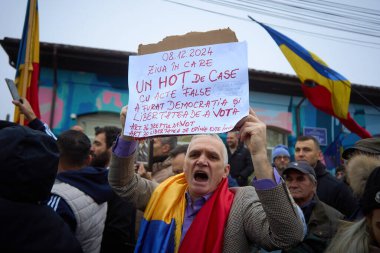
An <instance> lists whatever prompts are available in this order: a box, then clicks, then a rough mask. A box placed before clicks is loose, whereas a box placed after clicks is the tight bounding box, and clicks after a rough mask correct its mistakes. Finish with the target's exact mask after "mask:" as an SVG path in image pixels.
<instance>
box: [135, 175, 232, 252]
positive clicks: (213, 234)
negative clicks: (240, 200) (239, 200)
mask: <svg viewBox="0 0 380 253" xmlns="http://www.w3.org/2000/svg"><path fill="white" fill-rule="evenodd" d="M187 189H188V184H187V181H186V179H185V176H184V173H181V174H179V175H176V176H173V177H170V178H168V179H167V180H165V181H164V182H162V183H161V184H160V185H159V186H158V187H157V188H156V189H155V191H154V192H153V194H152V197H151V198H150V200H149V203H148V206H147V208H146V210H145V213H144V217H143V219H142V220H141V224H140V232H139V237H138V240H137V244H136V249H135V252H169V253H176V252H180V253H187V252H191V253H195V252H197V253H198V252H199V253H209V252H222V247H223V235H224V228H225V224H226V222H227V219H228V214H229V212H230V209H231V206H232V202H233V198H234V194H233V193H232V192H231V191H229V189H228V182H227V179H226V178H224V179H223V180H222V182H221V183H220V184H219V186H218V188H217V189H216V190H215V192H214V193H213V195H212V196H211V197H210V199H209V200H208V201H207V202H206V203H205V204H204V206H203V207H202V208H201V210H200V211H199V213H198V214H197V216H196V217H195V219H194V221H193V222H192V224H191V226H190V228H189V230H188V231H187V233H186V235H185V237H184V239H183V241H182V243H181V245H180V240H181V233H182V223H183V220H184V214H185V206H186V197H185V192H186V190H187ZM180 246H181V247H180Z"/></svg>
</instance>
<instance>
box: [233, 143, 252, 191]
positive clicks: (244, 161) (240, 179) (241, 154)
mask: <svg viewBox="0 0 380 253" xmlns="http://www.w3.org/2000/svg"><path fill="white" fill-rule="evenodd" d="M227 152H228V163H229V164H230V166H231V169H230V175H231V176H232V177H233V178H235V179H236V181H237V183H238V184H239V186H245V185H247V184H248V182H247V181H248V177H249V176H250V175H251V174H252V172H253V163H252V159H251V153H250V152H249V150H248V149H247V148H245V147H244V144H243V143H240V144H239V146H238V147H237V149H236V151H235V152H234V153H233V154H231V151H230V149H229V148H228V146H227Z"/></svg>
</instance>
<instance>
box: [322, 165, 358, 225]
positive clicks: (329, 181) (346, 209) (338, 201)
mask: <svg viewBox="0 0 380 253" xmlns="http://www.w3.org/2000/svg"><path fill="white" fill-rule="evenodd" d="M314 170H315V173H316V175H317V196H318V198H319V199H320V200H321V201H323V202H324V203H326V204H327V205H329V206H332V207H334V208H335V209H336V210H338V211H339V212H341V213H342V214H344V215H345V216H346V217H347V218H348V217H350V216H351V215H352V214H353V213H354V212H355V210H356V209H357V208H358V207H359V203H358V201H357V199H356V198H355V197H354V196H353V194H352V191H351V190H350V189H349V188H348V186H347V185H346V184H345V183H343V182H341V181H339V180H338V179H336V178H335V177H333V176H332V175H331V174H330V173H329V172H328V171H327V170H326V167H325V165H323V164H322V163H321V162H320V161H318V163H317V165H316V166H315V168H314Z"/></svg>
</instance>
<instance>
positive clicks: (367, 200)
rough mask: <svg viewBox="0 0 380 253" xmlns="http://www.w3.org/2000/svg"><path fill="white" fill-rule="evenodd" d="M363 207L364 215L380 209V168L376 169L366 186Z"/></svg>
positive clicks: (362, 200)
mask: <svg viewBox="0 0 380 253" xmlns="http://www.w3.org/2000/svg"><path fill="white" fill-rule="evenodd" d="M361 206H362V210H363V214H364V215H368V214H370V213H371V211H372V210H373V209H378V208H380V167H377V168H376V169H374V170H373V171H372V173H371V175H370V176H369V178H368V180H367V183H366V185H365V189H364V193H363V197H362V199H361Z"/></svg>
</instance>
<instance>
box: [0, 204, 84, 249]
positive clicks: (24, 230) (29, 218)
mask: <svg viewBox="0 0 380 253" xmlns="http://www.w3.org/2000/svg"><path fill="white" fill-rule="evenodd" d="M0 224H1V226H0V252H58V253H59V252H82V249H81V246H80V244H79V242H78V241H77V239H76V238H75V236H74V234H73V233H72V232H71V230H70V228H69V227H68V226H67V225H66V223H65V222H64V221H63V220H62V219H61V217H59V216H58V214H56V213H55V212H54V210H53V209H51V208H50V207H48V206H44V205H39V204H37V203H21V202H16V201H10V200H6V199H4V198H0Z"/></svg>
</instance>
